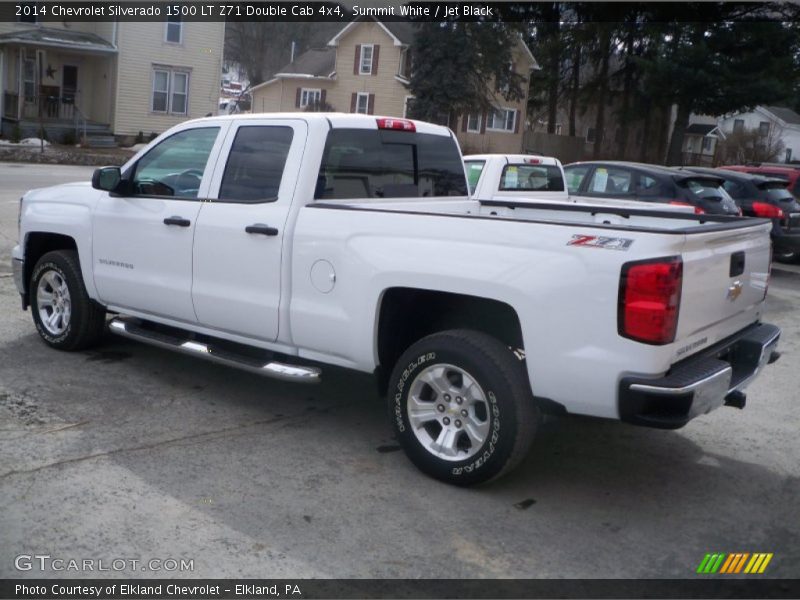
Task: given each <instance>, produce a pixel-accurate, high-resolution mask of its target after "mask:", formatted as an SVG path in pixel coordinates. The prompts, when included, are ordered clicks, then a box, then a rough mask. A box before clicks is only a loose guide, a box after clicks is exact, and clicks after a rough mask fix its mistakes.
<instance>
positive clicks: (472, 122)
mask: <svg viewBox="0 0 800 600" xmlns="http://www.w3.org/2000/svg"><path fill="white" fill-rule="evenodd" d="M481 125H483V115H481V114H476V115H467V131H468V132H469V133H480V132H481Z"/></svg>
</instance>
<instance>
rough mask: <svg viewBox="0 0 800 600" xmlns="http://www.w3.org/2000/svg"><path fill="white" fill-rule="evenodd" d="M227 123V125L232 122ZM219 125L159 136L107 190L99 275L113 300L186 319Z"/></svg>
mask: <svg viewBox="0 0 800 600" xmlns="http://www.w3.org/2000/svg"><path fill="white" fill-rule="evenodd" d="M224 127H227V125H225V126H224ZM220 130H221V127H220V126H216V125H215V126H205V127H193V128H189V129H184V130H181V131H178V132H176V133H174V134H172V135H171V136H169V137H167V138H165V139H164V140H162V141H161V142H159V143H158V144H157V145H156V146H154V147H153V148H151V149H150V150H149V151H148V152H147V153H145V154H144V155H142V157H141V158H140V159H139V160H138V161H137V162H136V164H135V165H133V166H132V167H131V168H129V169H128V170H127V171H126V172H125V173H124V174H123V184H122V187H120V189H119V193H116V192H112V193H103V194H102V196H101V198H100V201H99V202H98V204H97V208H96V210H95V213H94V222H93V236H94V244H93V255H94V256H93V258H94V279H95V285H96V286H97V291H98V294H99V296H100V299H101V300H102V301H103V302H104V303H106V304H110V305H112V306H116V307H120V308H127V309H132V310H134V311H139V312H144V313H151V314H153V315H158V316H163V317H168V318H171V319H176V320H180V321H186V322H189V323H194V322H196V321H197V318H196V315H195V313H194V309H193V307H192V295H191V289H192V238H193V235H194V230H195V225H196V223H197V215H198V213H199V212H200V204H201V200H202V199H203V197H204V196H205V195H206V191H207V190H208V186H209V183H210V180H211V172H212V167H213V162H212V160H211V159H212V157H214V156H216V154H217V152H218V148H219V146H220V145H221V144H222V140H223V137H224V136H223V135H220V134H221V133H222V132H221V131H220Z"/></svg>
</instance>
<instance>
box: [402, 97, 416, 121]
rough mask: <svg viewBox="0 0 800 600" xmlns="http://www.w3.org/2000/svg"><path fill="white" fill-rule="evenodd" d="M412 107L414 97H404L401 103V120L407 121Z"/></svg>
mask: <svg viewBox="0 0 800 600" xmlns="http://www.w3.org/2000/svg"><path fill="white" fill-rule="evenodd" d="M413 105H414V96H406V99H405V101H404V102H403V118H404V119H407V118H408V115H410V114H411V110H412V107H413Z"/></svg>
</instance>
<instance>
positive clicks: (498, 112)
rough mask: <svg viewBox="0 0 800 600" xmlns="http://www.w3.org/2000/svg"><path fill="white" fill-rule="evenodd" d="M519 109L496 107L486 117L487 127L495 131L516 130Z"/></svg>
mask: <svg viewBox="0 0 800 600" xmlns="http://www.w3.org/2000/svg"><path fill="white" fill-rule="evenodd" d="M516 120H517V111H516V110H512V109H510V108H496V109H494V110H493V111H492V112H490V113H489V116H488V117H487V119H486V128H487V129H492V130H494V131H514V125H515V124H516Z"/></svg>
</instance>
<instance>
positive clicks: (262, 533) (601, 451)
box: [0, 164, 800, 578]
mask: <svg viewBox="0 0 800 600" xmlns="http://www.w3.org/2000/svg"><path fill="white" fill-rule="evenodd" d="M90 174H91V169H87V168H84V167H63V166H54V165H46V166H44V165H42V166H39V165H27V164H0V182H2V186H0V256H2V259H1V260H0V497H2V498H3V510H2V511H0V539H2V540H3V542H2V544H0V577H19V576H23V577H41V576H42V575H45V576H72V577H74V576H91V575H93V574H95V575H96V573H75V572H70V573H65V572H53V571H46V572H45V573H41V572H39V571H38V569H34V570H32V571H26V572H19V571H17V570H16V569H15V567H14V558H15V557H16V556H18V555H20V554H49V555H51V556H52V557H54V558H56V557H58V558H64V559H70V558H75V559H83V558H94V559H100V558H102V559H104V560H106V561H110V560H112V559H114V558H124V559H131V558H133V559H138V560H142V561H147V560H149V559H151V558H155V559H167V558H174V559H181V558H183V559H191V560H193V561H194V570H193V571H191V572H183V573H173V574H172V575H175V576H185V577H209V578H211V577H413V578H416V577H448V578H466V577H568V578H571V577H575V578H577V577H581V578H596V577H600V578H604V577H615V578H657V577H668V578H672V577H691V576H692V575H693V573H694V570H695V569H696V568H697V565H698V564H699V562H700V560H701V559H702V558H703V555H704V554H705V553H706V552H773V553H774V554H775V556H774V558H773V560H772V563H771V564H770V566H769V569H768V570H767V575H768V576H771V577H786V578H789V577H793V578H797V577H800V521H798V498H800V479H798V478H799V477H800V444H798V441H797V440H798V429H800V418H799V417H798V407H797V401H798V390H800V374H798V373H800V371H798V369H797V366H796V363H795V362H794V361H795V360H797V357H798V356H799V355H800V315H799V314H798V307H800V269H797V268H794V269H781V270H776V271H775V272H774V275H773V279H772V284H771V287H770V292H769V293H770V299H769V313H768V320H769V321H771V322H773V323H775V324H777V325H779V326H780V327H782V329H783V338H782V342H781V350H782V351H783V357H782V359H781V360H780V361H779V362H778V363H776V364H775V365H772V366H771V367H769V369H768V371H767V372H766V373H765V375H763V376H762V377H761V378H760V379H759V380H758V381H757V382H756V383H755V384H754V385H753V386H751V388H750V389H749V392H748V396H749V402H748V406H747V408H746V409H745V410H744V411H739V410H735V409H731V408H723V409H720V410H718V411H715V412H714V413H712V414H710V415H708V416H705V417H702V418H700V419H697V420H695V421H693V422H692V423H690V424H689V425H688V426H687V427H685V428H684V429H682V430H679V431H673V432H670V431H657V430H649V429H643V428H636V427H632V426H628V425H623V424H619V423H614V422H605V421H598V420H592V419H579V418H569V419H559V420H552V421H549V422H548V423H546V424H545V426H544V427H543V428H542V429H541V431H540V434H539V437H538V439H537V441H536V442H535V444H534V447H533V450H532V452H531V453H530V455H529V456H528V458H527V459H526V461H525V463H524V464H523V465H522V467H521V468H519V469H518V470H517V471H516V472H515V473H513V474H512V475H511V476H509V477H507V478H505V479H503V480H501V481H499V482H496V483H495V484H491V485H489V486H486V487H482V488H477V489H466V490H464V489H457V488H453V487H448V486H446V485H443V484H440V483H438V482H436V481H433V480H431V479H428V478H426V477H425V476H423V475H421V474H420V473H418V472H417V471H416V470H415V469H414V468H413V467H412V466H411V464H410V463H409V462H408V461H407V460H406V458H405V457H404V455H403V454H402V453H401V452H398V451H397V450H398V447H397V446H396V444H395V443H394V441H393V440H392V439H391V437H390V430H389V427H388V424H387V419H386V415H385V410H384V406H383V403H382V402H381V401H380V400H379V399H378V397H377V394H376V392H375V389H374V385H373V383H372V380H371V379H370V378H369V377H365V376H363V375H359V374H354V373H350V372H347V371H343V370H337V369H329V370H326V371H325V373H324V383H323V384H322V385H320V386H317V387H314V388H310V387H301V386H298V385H292V384H285V383H281V382H273V381H270V380H265V379H262V378H259V377H257V376H254V375H250V374H247V373H240V372H237V371H234V370H230V369H227V368H223V367H220V366H216V365H210V364H207V363H203V362H199V361H197V360H195V359H192V358H189V357H184V356H179V355H176V354H171V353H169V352H167V351H162V350H158V349H155V348H151V347H147V346H144V345H139V344H136V343H133V342H128V341H125V340H122V339H115V338H109V339H108V340H107V341H106V342H105V344H104V345H103V346H102V347H100V348H98V349H96V350H93V351H89V352H83V353H76V354H65V353H59V352H56V351H53V350H50V349H48V348H47V347H45V346H44V344H42V343H41V342H40V341H39V339H38V337H37V335H36V334H35V331H34V327H33V325H32V323H31V320H30V313H29V312H22V311H20V310H19V298H18V296H17V293H16V290H15V289H14V284H13V282H12V280H11V276H10V266H9V260H10V259H9V253H10V249H11V247H12V245H13V244H14V243H15V239H16V222H17V199H18V198H19V196H20V194H21V193H22V192H23V191H24V190H25V189H27V188H30V187H39V186H43V185H49V184H54V183H59V182H65V181H70V180H79V179H87V178H88V177H89V176H90ZM565 385H569V383H568V382H565ZM163 574H164V573H163V572H157V573H154V572H151V571H141V570H140V569H139V570H133V569H126V570H124V571H121V572H119V573H112V575H117V576H127V577H154V576H159V575H163Z"/></svg>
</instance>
